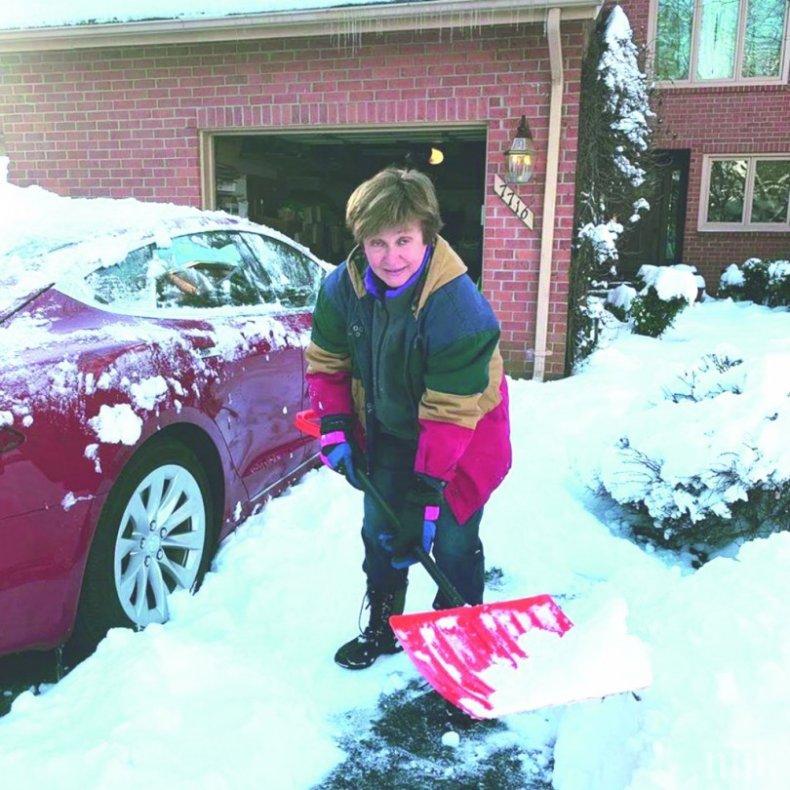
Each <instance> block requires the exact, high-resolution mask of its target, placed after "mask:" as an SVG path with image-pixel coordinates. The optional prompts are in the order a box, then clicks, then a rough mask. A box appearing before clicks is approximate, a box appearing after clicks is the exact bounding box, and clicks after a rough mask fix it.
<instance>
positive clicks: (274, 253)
mask: <svg viewBox="0 0 790 790" xmlns="http://www.w3.org/2000/svg"><path fill="white" fill-rule="evenodd" d="M241 235H242V236H243V237H244V240H245V241H246V242H247V244H249V246H250V249H251V250H252V251H253V252H254V253H255V257H256V258H257V259H258V261H259V264H260V267H261V269H262V271H263V272H264V273H265V275H266V276H267V277H268V278H269V280H270V282H271V287H272V289H273V292H274V296H275V298H276V299H277V301H278V302H279V303H280V304H281V305H282V306H283V307H285V308H288V309H299V310H312V309H313V307H314V306H315V301H316V299H317V298H318V289H319V288H320V287H321V279H322V277H323V270H322V269H321V268H320V267H319V266H318V264H317V263H315V262H314V261H312V260H310V258H308V257H307V256H306V255H304V254H303V253H301V252H299V250H296V249H294V248H293V247H291V246H290V245H288V244H285V243H284V242H282V241H279V240H278V239H272V238H269V237H268V236H260V235H258V234H257V233H242V234H241Z"/></svg>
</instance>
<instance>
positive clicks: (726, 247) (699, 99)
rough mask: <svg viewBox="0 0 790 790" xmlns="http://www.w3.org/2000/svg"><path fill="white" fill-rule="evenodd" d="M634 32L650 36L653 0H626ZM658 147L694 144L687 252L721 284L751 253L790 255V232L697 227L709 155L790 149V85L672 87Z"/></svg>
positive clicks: (662, 96)
mask: <svg viewBox="0 0 790 790" xmlns="http://www.w3.org/2000/svg"><path fill="white" fill-rule="evenodd" d="M620 5H622V7H623V10H625V12H626V13H627V14H628V17H629V19H630V21H631V27H632V28H633V30H634V38H635V40H637V41H638V42H640V43H645V42H646V41H647V25H648V12H649V8H650V0H623V2H621V3H620ZM653 110H654V111H655V112H656V113H657V116H658V118H657V119H658V120H659V122H660V123H659V126H658V133H657V135H656V138H655V145H656V147H658V148H685V149H690V151H691V156H690V163H689V186H688V204H687V209H686V223H685V238H684V244H683V260H684V261H685V262H686V263H691V264H694V265H695V266H697V267H698V268H699V270H700V272H701V273H702V275H703V276H704V277H705V280H706V282H707V284H708V290H709V291H711V292H715V290H716V287H717V286H718V282H719V276H720V273H721V270H722V269H723V268H724V267H725V266H726V265H727V264H729V263H733V262H742V261H744V260H746V258H748V257H750V256H753V255H754V256H757V257H761V258H776V257H779V256H783V257H790V233H759V232H750V233H737V232H736V233H732V232H710V231H704V232H701V231H698V230H697V217H698V211H699V201H700V185H701V178H702V162H703V155H705V154H717V153H739V152H743V153H790V86H788V85H786V84H785V85H751V86H750V85H739V86H732V87H714V86H710V87H695V88H664V89H662V90H660V91H658V92H657V94H656V97H655V101H654V103H653Z"/></svg>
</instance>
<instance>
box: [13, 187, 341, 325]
mask: <svg viewBox="0 0 790 790" xmlns="http://www.w3.org/2000/svg"><path fill="white" fill-rule="evenodd" d="M207 230H226V231H227V230H241V231H258V232H261V231H265V232H266V234H267V235H269V236H272V237H273V238H276V239H280V240H283V241H285V242H287V243H288V244H289V245H291V246H293V247H295V248H296V249H298V250H299V251H301V252H303V253H304V254H305V255H307V256H308V257H310V258H311V259H313V260H314V261H315V262H316V263H317V264H318V265H319V266H320V267H321V268H323V269H325V270H327V269H331V268H332V267H331V266H329V264H327V263H325V262H324V261H320V260H319V259H317V258H316V257H315V256H314V255H313V254H312V253H311V252H310V250H308V249H307V248H306V247H303V246H302V245H299V244H296V243H295V242H293V240H291V239H289V238H288V237H287V236H284V235H283V234H282V233H279V232H278V231H275V230H273V229H271V228H266V227H265V226H262V225H256V224H254V223H251V222H249V221H247V220H245V219H242V218H239V217H234V216H231V215H229V214H226V213H224V212H222V211H201V210H200V209H197V208H192V207H190V206H177V205H175V204H173V203H146V202H143V201H140V200H135V199H133V198H126V199H123V200H117V199H113V198H67V197H61V196H60V195H57V194H55V193H54V192H49V191H47V190H45V189H41V188H40V187H37V186H30V187H18V186H15V185H13V184H9V183H5V182H3V181H2V180H0V314H2V313H3V312H5V311H8V310H11V309H13V308H14V307H15V306H18V304H19V303H20V302H21V301H23V300H24V299H26V298H27V297H29V296H30V295H32V294H34V293H35V292H37V291H40V290H41V289H44V288H48V287H49V286H50V285H52V283H57V284H58V287H60V288H62V289H63V290H65V291H66V292H67V293H69V294H70V295H72V296H75V297H76V298H78V299H80V300H82V301H86V302H88V303H91V302H92V289H91V288H89V287H88V286H87V285H86V283H85V279H84V278H85V276H86V275H88V274H89V273H91V272H92V271H94V270H96V269H99V268H102V267H107V266H112V265H113V264H116V263H118V262H120V261H122V260H123V259H124V258H125V257H126V255H127V254H128V253H129V252H131V251H132V250H134V249H137V248H140V247H143V246H145V245H147V244H151V243H156V244H158V245H159V246H160V247H166V246H168V245H169V243H170V239H171V238H172V237H173V236H176V235H179V234H184V233H195V232H198V231H207ZM134 307H135V309H131V310H129V311H128V312H133V313H135V314H137V315H142V314H145V313H144V312H140V310H139V309H137V308H139V307H140V305H139V304H135V305H134ZM277 308H278V306H276V305H273V306H272V309H277ZM223 311H224V314H226V315H235V314H237V313H238V308H235V307H234V308H212V314H214V315H221V314H223ZM150 312H152V313H154V314H156V315H165V314H166V313H167V314H169V315H174V316H177V317H190V316H191V317H196V316H199V315H201V314H205V312H206V311H205V310H201V309H199V308H173V309H170V310H169V311H164V310H161V309H159V310H156V309H152V310H151V311H150Z"/></svg>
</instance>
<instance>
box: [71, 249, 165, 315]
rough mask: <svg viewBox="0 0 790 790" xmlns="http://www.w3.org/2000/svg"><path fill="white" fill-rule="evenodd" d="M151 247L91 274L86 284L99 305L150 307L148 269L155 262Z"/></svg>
mask: <svg viewBox="0 0 790 790" xmlns="http://www.w3.org/2000/svg"><path fill="white" fill-rule="evenodd" d="M154 257H155V254H154V245H153V244H149V245H148V246H146V247H141V248H140V249H139V250H133V251H132V252H130V253H129V254H128V255H127V256H126V257H125V258H124V259H123V260H122V261H121V262H120V263H116V264H115V265H114V266H107V267H106V268H102V269H97V270H96V271H95V272H91V273H90V274H89V275H88V276H87V277H86V278H85V282H86V284H87V285H88V288H89V289H90V293H91V295H92V296H93V298H94V299H95V300H96V301H97V302H98V303H99V304H106V305H120V304H127V305H131V304H134V305H137V306H139V307H144V306H147V305H148V304H150V301H151V299H150V298H149V297H150V296H151V295H152V293H153V292H152V291H150V290H149V288H148V283H149V280H148V269H149V267H150V266H151V263H152V261H153V260H154Z"/></svg>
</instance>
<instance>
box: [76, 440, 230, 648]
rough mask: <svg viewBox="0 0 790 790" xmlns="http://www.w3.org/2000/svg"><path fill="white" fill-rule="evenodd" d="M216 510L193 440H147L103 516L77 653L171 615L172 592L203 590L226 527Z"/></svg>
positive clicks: (88, 571)
mask: <svg viewBox="0 0 790 790" xmlns="http://www.w3.org/2000/svg"><path fill="white" fill-rule="evenodd" d="M168 514H169V515H168ZM214 514H215V508H214V499H213V494H212V490H211V485H210V483H209V479H208V476H207V474H206V471H205V469H204V468H203V466H202V465H201V463H200V461H199V460H198V458H197V456H196V455H195V454H194V453H193V452H192V450H190V448H189V447H187V446H186V445H184V444H182V443H181V442H178V441H175V440H173V439H168V438H163V439H154V440H153V441H151V442H149V443H148V444H146V445H144V446H143V447H142V448H141V449H140V450H139V452H137V453H136V454H135V455H134V456H133V457H132V459H131V460H130V461H129V462H128V463H127V465H126V466H125V467H124V469H123V471H122V472H121V474H120V475H119V477H118V479H117V481H116V482H115V485H114V486H113V487H112V490H111V491H110V493H109V495H108V497H107V501H106V502H105V504H104V507H103V508H102V511H101V515H100V516H99V520H98V524H97V526H96V532H95V534H94V537H93V543H92V545H91V548H90V552H89V554H88V560H87V563H86V566H85V575H84V577H83V584H82V591H81V594H80V601H79V606H78V609H77V616H76V620H75V624H74V630H73V633H72V637H71V639H70V641H69V645H68V648H69V650H68V653H69V655H70V657H71V658H73V659H79V658H82V657H84V656H85V655H88V654H89V653H90V652H91V651H92V650H93V649H94V648H95V646H96V645H97V644H98V642H99V641H100V640H101V639H102V638H103V637H104V635H105V634H106V633H107V631H108V630H109V629H110V628H114V627H128V628H136V629H140V628H144V627H145V626H146V625H147V624H149V623H151V622H164V621H166V620H167V619H168V605H167V600H168V598H169V595H170V594H171V593H172V592H174V591H175V590H176V589H183V588H185V587H187V588H189V589H190V590H192V591H193V592H194V591H196V590H197V589H198V587H199V586H200V584H201V582H202V581H203V577H204V576H205V574H206V571H207V570H208V568H209V565H210V563H211V559H212V557H213V554H214V551H215V549H216V545H217V536H218V531H219V530H218V526H219V525H218V524H217V523H216V517H215V515H214ZM182 516H184V520H183V521H181V518H182ZM157 518H159V519H160V521H159V523H158V524H157Z"/></svg>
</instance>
